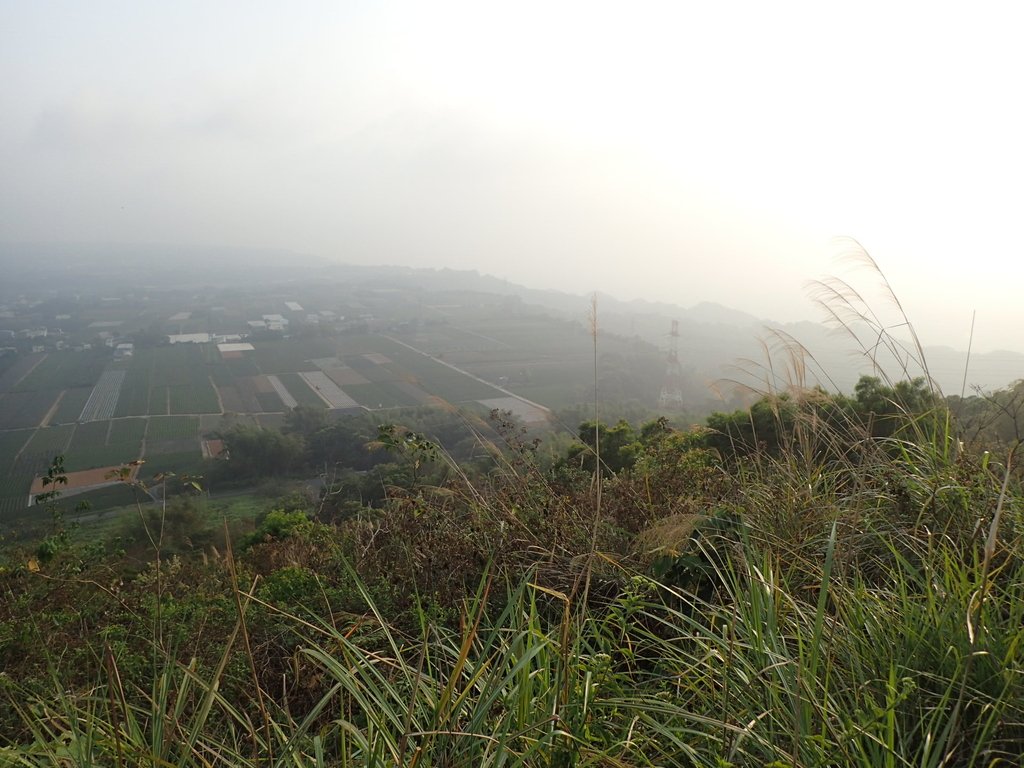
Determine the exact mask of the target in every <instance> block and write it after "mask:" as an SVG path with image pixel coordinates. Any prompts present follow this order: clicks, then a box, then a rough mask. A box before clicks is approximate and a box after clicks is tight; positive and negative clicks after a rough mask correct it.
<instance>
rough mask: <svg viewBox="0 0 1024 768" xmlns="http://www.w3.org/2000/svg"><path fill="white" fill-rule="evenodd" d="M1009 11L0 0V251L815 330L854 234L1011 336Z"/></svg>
mask: <svg viewBox="0 0 1024 768" xmlns="http://www.w3.org/2000/svg"><path fill="white" fill-rule="evenodd" d="M1015 9H1016V4H1013V3H996V4H987V3H972V4H970V7H968V6H967V5H966V4H956V5H955V6H954V4H943V3H924V2H920V3H893V2H881V3H873V2H857V3H844V4H837V3H823V2H809V3H805V4H793V3H780V2H774V3H727V2H700V3H698V2H679V1H677V2H666V3H641V2H637V3H621V2H619V3H601V2H578V3H557V2H551V1H550V0H549V1H548V2H524V1H522V0H520V2H516V3H500V4H497V3H494V4H491V3H484V2H446V1H444V0H432V2H410V3H397V2H373V3H371V2H329V3H328V2H324V3H315V2H295V3H280V2H274V3H269V2H267V3H263V2H252V1H249V2H239V3H227V2H211V1H210V0H206V1H204V2H185V1H184V0H176V2H173V3H150V2H138V0H132V1H131V2H121V3H113V2H84V0H77V1H76V2H45V1H44V0H32V1H31V2H28V1H26V2H16V1H15V0H7V1H6V2H0V240H6V241H19V240H20V241H25V240H27V241H44V242H45V241H61V242H67V241H99V242H148V243H186V244H211V245H236V246H270V247H283V248H290V249H294V250H299V251H305V252H310V253H315V254H318V255H322V256H326V257H331V258H337V259H341V260H345V261H350V262H356V263H393V264H408V265H415V266H449V267H455V268H472V269H479V270H481V271H484V272H489V273H492V274H496V275H499V276H503V277H507V278H509V279H511V280H515V281H517V282H522V283H525V284H528V285H531V286H534V287H552V288H562V289H565V290H571V291H574V292H585V291H589V290H593V289H598V290H603V291H607V292H609V293H612V294H614V295H616V296H619V297H621V298H627V299H628V298H649V299H656V300H665V301H672V302H677V303H681V304H684V305H689V304H693V303H696V302H698V301H701V300H710V301H719V302H722V303H726V304H729V305H731V306H734V307H737V308H740V309H746V310H748V311H751V312H753V313H754V314H757V315H760V316H765V317H770V318H773V319H778V320H793V319H799V318H810V319H817V318H819V317H820V316H819V315H817V314H816V313H815V310H814V308H813V306H812V304H811V302H810V301H809V299H808V298H807V296H806V291H805V289H804V283H805V281H807V280H809V279H813V278H817V277H820V276H823V275H827V274H834V273H836V272H837V271H839V270H842V269H843V265H842V264H837V262H836V260H835V254H836V248H835V247H834V245H833V244H832V238H833V237H835V236H838V235H849V236H854V237H856V238H858V239H859V240H860V241H861V242H862V243H863V244H864V246H865V247H866V248H867V249H868V250H869V251H870V253H871V254H872V255H873V256H874V257H875V259H876V260H877V261H878V262H879V264H880V265H881V267H882V268H883V269H884V270H885V272H886V273H887V274H888V276H889V278H890V281H891V283H892V284H893V287H894V289H895V290H896V292H897V293H898V294H899V296H900V297H901V299H902V300H903V301H904V303H905V304H906V306H907V308H908V310H909V311H910V314H911V316H912V318H913V319H915V320H916V321H917V324H918V326H919V330H921V332H922V335H923V336H924V337H925V341H926V342H927V343H934V344H943V343H944V344H949V345H950V346H955V347H964V346H966V343H967V337H968V332H969V328H970V318H971V311H972V309H977V311H978V325H977V331H976V337H975V348H976V349H992V348H997V347H1002V348H1011V349H1018V350H1024V331H1022V329H1024V308H1022V301H1021V292H1022V287H1024V253H1022V250H1024V249H1022V245H1021V242H1020V236H1019V233H1018V229H1019V227H1018V222H1019V220H1020V217H1021V214H1022V211H1024V106H1022V101H1021V95H1020V94H1021V85H1020V78H1021V75H1022V73H1024V47H1022V46H1021V45H1020V42H1019V36H1020V30H1021V29H1022V22H1024V11H1017V10H1015Z"/></svg>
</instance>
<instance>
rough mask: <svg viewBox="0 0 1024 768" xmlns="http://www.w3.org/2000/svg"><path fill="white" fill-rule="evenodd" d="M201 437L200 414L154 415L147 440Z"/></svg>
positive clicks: (147, 433)
mask: <svg viewBox="0 0 1024 768" xmlns="http://www.w3.org/2000/svg"><path fill="white" fill-rule="evenodd" d="M187 437H194V438H198V437H199V417H198V416H153V417H152V418H150V420H149V429H148V430H147V431H146V440H147V442H148V441H150V440H154V441H155V440H176V439H178V438H187Z"/></svg>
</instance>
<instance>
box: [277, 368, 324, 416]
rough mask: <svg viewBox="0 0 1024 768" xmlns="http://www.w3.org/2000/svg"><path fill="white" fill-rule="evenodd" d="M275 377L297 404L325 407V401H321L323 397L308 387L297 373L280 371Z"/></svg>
mask: <svg viewBox="0 0 1024 768" xmlns="http://www.w3.org/2000/svg"><path fill="white" fill-rule="evenodd" d="M277 378H278V379H279V380H280V382H281V383H282V384H283V385H284V386H285V387H286V388H287V389H288V392H289V393H290V394H291V395H292V397H293V398H295V400H296V402H297V403H298V404H299V405H309V406H312V407H313V408H326V407H327V403H325V402H324V401H323V398H321V397H320V396H319V395H318V394H317V393H316V392H314V391H313V390H312V389H310V387H309V384H307V383H306V380H305V379H303V378H302V377H301V376H300V375H299V374H297V373H282V374H281V375H280V376H278V377H277Z"/></svg>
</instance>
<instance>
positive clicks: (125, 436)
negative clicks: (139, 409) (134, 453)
mask: <svg viewBox="0 0 1024 768" xmlns="http://www.w3.org/2000/svg"><path fill="white" fill-rule="evenodd" d="M145 436H146V419H115V420H114V421H112V422H110V433H109V435H108V436H107V442H109V443H112V444H116V443H128V442H133V441H136V440H137V441H139V442H141V441H142V438H144V437H145Z"/></svg>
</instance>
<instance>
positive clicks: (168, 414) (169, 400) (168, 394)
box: [166, 387, 171, 416]
mask: <svg viewBox="0 0 1024 768" xmlns="http://www.w3.org/2000/svg"><path fill="white" fill-rule="evenodd" d="M166 415H167V416H170V415H171V388H170V387H168V388H167V414H166Z"/></svg>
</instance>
